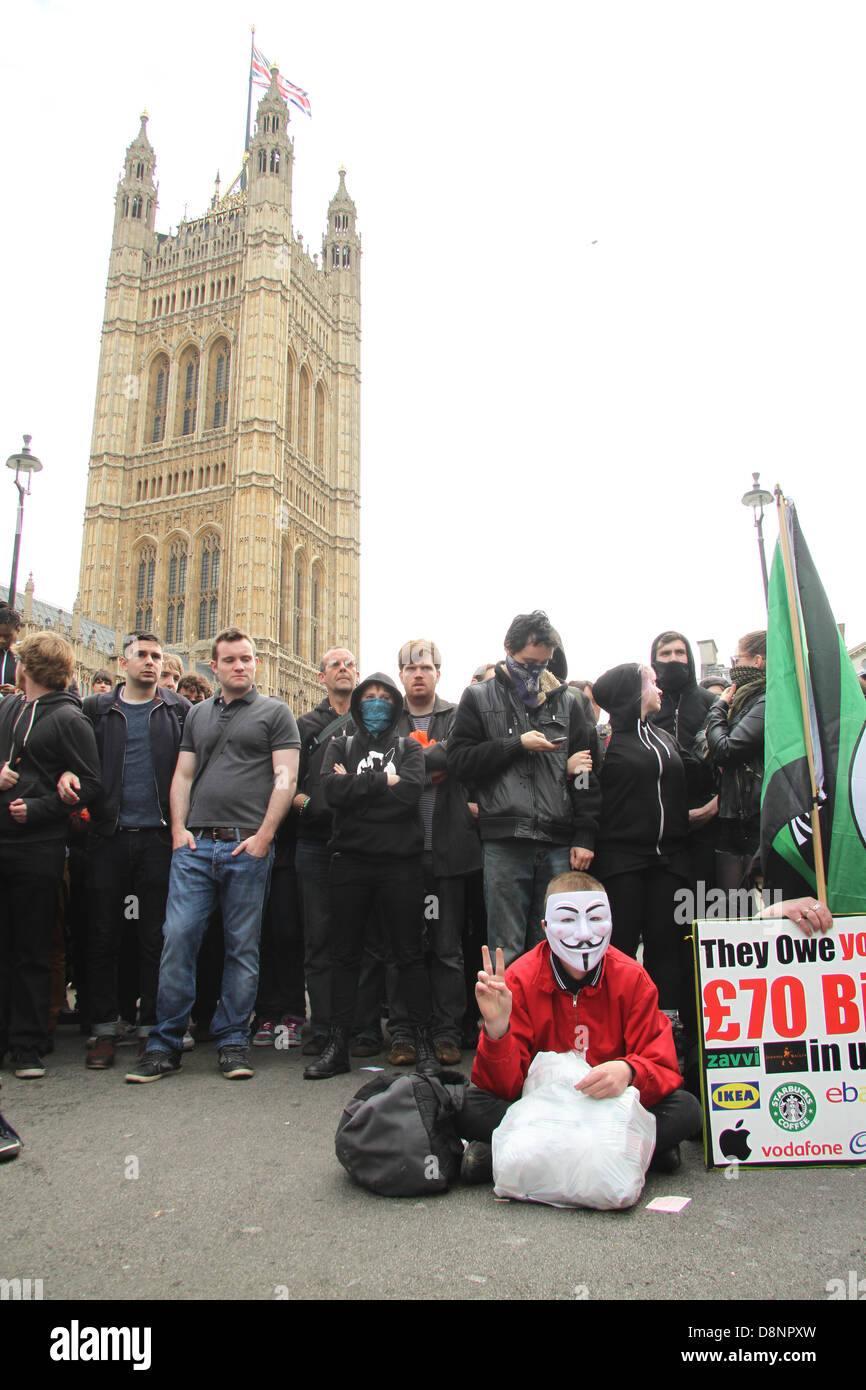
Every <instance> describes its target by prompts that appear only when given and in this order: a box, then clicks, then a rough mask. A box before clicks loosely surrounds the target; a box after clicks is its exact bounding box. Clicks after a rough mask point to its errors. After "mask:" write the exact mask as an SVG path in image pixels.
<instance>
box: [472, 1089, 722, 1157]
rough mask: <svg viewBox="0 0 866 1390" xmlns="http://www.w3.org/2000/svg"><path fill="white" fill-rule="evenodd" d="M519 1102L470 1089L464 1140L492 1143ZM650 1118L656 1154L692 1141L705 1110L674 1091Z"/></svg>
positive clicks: (688, 1095)
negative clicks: (653, 1123)
mask: <svg viewBox="0 0 866 1390" xmlns="http://www.w3.org/2000/svg"><path fill="white" fill-rule="evenodd" d="M514 1103H515V1102H513V1101H510V1100H501V1099H500V1097H499V1096H494V1095H492V1094H491V1092H490V1091H482V1090H481V1089H480V1087H478V1086H469V1087H468V1089H467V1091H466V1098H465V1100H464V1102H463V1109H462V1111H461V1112H460V1115H459V1116H458V1118H457V1128H458V1130H459V1132H460V1137H461V1139H469V1140H471V1139H480V1140H481V1141H482V1142H483V1143H485V1144H489V1143H490V1140H491V1138H492V1137H493V1131H494V1129H496V1127H497V1125H499V1124H501V1123H502V1120H503V1119H504V1118H505V1112H506V1110H508V1109H509V1107H510V1106H511V1105H513V1104H514ZM647 1111H648V1113H649V1114H650V1115H655V1121H656V1146H655V1150H654V1152H655V1153H664V1151H665V1150H666V1149H672V1148H673V1147H674V1146H675V1145H676V1144H679V1143H681V1142H682V1140H683V1139H688V1138H690V1136H691V1135H693V1134H695V1133H696V1132H697V1131H698V1130H699V1129H700V1127H701V1117H702V1111H701V1107H700V1104H699V1102H698V1101H697V1100H696V1099H695V1097H694V1096H693V1095H691V1093H690V1092H689V1091H683V1090H678V1091H673V1092H672V1093H671V1094H670V1095H669V1096H665V1098H664V1100H660V1101H659V1103H658V1105H653V1106H647Z"/></svg>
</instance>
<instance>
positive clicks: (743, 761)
mask: <svg viewBox="0 0 866 1390" xmlns="http://www.w3.org/2000/svg"><path fill="white" fill-rule="evenodd" d="M765 706H766V696H765V695H764V694H761V693H760V692H759V693H758V694H756V695H755V696H754V698H753V699H750V700H748V701H747V702H746V703H745V704H744V706H743V708H742V709H740V710H738V711H737V713H736V714H735V715H734V716H733V717H732V718H731V721H730V723H729V722H728V706H727V705H726V704H725V702H724V701H723V700H720V701H719V703H718V704H717V705H713V707H712V709H711V710H710V712H709V714H708V715H707V728H706V739H707V748H708V749H709V754H710V758H711V760H712V763H713V765H714V766H715V767H717V768H721V786H720V787H719V819H720V820H739V821H752V822H753V823H754V822H755V820H756V818H758V817H760V814H761V784H762V782H763V780H764V713H765Z"/></svg>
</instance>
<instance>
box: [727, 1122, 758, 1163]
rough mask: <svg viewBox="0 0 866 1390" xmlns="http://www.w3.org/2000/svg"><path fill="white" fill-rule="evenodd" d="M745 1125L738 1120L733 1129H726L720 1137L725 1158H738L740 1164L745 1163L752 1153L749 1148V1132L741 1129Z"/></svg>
mask: <svg viewBox="0 0 866 1390" xmlns="http://www.w3.org/2000/svg"><path fill="white" fill-rule="evenodd" d="M744 1123H745V1121H743V1120H737V1123H736V1125H735V1126H734V1128H733V1129H726V1130H725V1131H724V1132H723V1133H722V1134H720V1135H719V1148H720V1149H721V1151H722V1153H723V1154H724V1155H725V1158H736V1159H739V1161H740V1163H745V1161H746V1159H747V1158H749V1157H750V1155H751V1152H752V1150H751V1149H750V1148H749V1130H747V1129H742V1128H741V1126H742V1125H743V1124H744Z"/></svg>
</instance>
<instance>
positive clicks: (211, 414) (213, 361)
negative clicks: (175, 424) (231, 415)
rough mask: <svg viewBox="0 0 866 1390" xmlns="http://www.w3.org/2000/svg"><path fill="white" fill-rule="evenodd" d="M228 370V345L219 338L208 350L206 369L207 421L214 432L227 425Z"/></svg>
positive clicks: (229, 367) (229, 364)
mask: <svg viewBox="0 0 866 1390" xmlns="http://www.w3.org/2000/svg"><path fill="white" fill-rule="evenodd" d="M230 369H231V352H230V350H229V345H228V342H227V341H226V339H225V338H220V339H218V341H217V342H215V343H214V345H213V347H212V348H211V350H210V360H209V367H208V403H207V419H208V422H209V424H210V427H211V428H212V429H215V430H218V429H222V428H224V427H225V426H226V424H227V423H228V412H229V371H230Z"/></svg>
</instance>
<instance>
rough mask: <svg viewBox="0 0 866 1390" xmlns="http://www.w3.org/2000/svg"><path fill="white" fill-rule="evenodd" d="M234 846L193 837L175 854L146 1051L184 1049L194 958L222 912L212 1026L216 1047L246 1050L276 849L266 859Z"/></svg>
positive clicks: (271, 849)
mask: <svg viewBox="0 0 866 1390" xmlns="http://www.w3.org/2000/svg"><path fill="white" fill-rule="evenodd" d="M234 849H237V844H236V843H233V842H232V841H227V840H209V839H207V838H206V837H205V836H203V835H201V836H197V837H196V847H195V849H190V848H188V847H187V846H183V847H182V848H181V849H176V850H175V851H174V853H173V855H172V857H171V877H170V879H169V885H168V901H167V904H166V918H165V926H164V928H163V932H164V936H165V940H164V942H163V948H162V957H161V959H160V962H159V988H158V991H157V997H156V1027H155V1028H153V1029H152V1030H151V1034H150V1039H149V1041H148V1044H147V1050H148V1052H180V1050H181V1048H182V1046H183V1035H184V1032H185V1031H186V1027H187V1023H188V1021H189V1014H190V1009H191V1008H192V1006H193V1004H194V1002H195V963H196V959H197V957H198V952H199V947H200V946H201V943H202V937H203V936H204V932H205V928H206V926H207V923H208V918H209V917H210V915H211V913H212V912H213V911H214V909H215V908H216V907H220V908H221V909H222V919H223V933H224V936H225V947H226V956H225V965H224V966H223V978H222V993H221V995H220V999H219V1002H218V1004H217V1007H216V1012H215V1014H214V1016H213V1019H212V1021H211V1025H210V1031H211V1033H212V1035H213V1038H214V1042H215V1045H216V1046H217V1047H218V1048H220V1047H243V1046H244V1044H245V1043H246V1042H247V1040H248V1039H249V1035H250V1029H249V1019H250V1014H251V1013H252V1011H253V1006H254V1004H255V1002H256V989H257V987H258V980H259V934H260V932H261V926H262V910H263V908H264V904H265V899H266V897H267V892H268V882H269V880H270V876H271V863H272V861H273V857H274V847H273V845H271V847H270V850H269V852H268V854H266V855H265V857H264V858H263V859H254V858H253V856H252V855H251V854H247V852H246V850H242V851H241V853H240V854H239V855H237V857H236V858H234V859H233V858H232V850H234Z"/></svg>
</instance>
